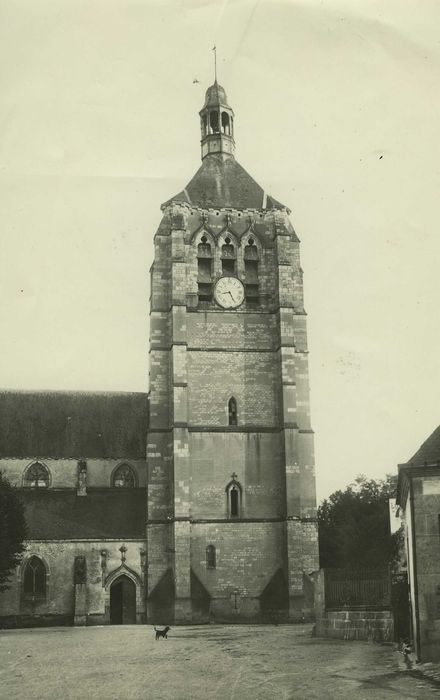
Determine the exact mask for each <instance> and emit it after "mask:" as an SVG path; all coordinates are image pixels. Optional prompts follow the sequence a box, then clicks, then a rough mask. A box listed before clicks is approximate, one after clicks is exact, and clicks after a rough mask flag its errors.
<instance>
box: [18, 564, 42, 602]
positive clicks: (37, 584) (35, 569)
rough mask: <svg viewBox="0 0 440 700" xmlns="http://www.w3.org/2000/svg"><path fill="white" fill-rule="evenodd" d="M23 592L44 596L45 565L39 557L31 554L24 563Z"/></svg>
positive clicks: (28, 594)
mask: <svg viewBox="0 0 440 700" xmlns="http://www.w3.org/2000/svg"><path fill="white" fill-rule="evenodd" d="M23 593H24V594H25V595H26V596H33V597H36V598H45V597H46V567H45V566H44V564H43V562H42V561H41V559H40V558H39V557H36V556H33V557H31V558H30V559H28V561H27V562H26V564H25V567H24V573H23Z"/></svg>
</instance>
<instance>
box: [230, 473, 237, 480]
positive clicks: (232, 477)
mask: <svg viewBox="0 0 440 700" xmlns="http://www.w3.org/2000/svg"><path fill="white" fill-rule="evenodd" d="M236 478H237V474H236V473H235V472H232V474H231V479H234V481H235V480H236Z"/></svg>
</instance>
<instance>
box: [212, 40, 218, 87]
mask: <svg viewBox="0 0 440 700" xmlns="http://www.w3.org/2000/svg"><path fill="white" fill-rule="evenodd" d="M212 50H213V51H214V83H215V85H217V47H216V46H213V47H212Z"/></svg>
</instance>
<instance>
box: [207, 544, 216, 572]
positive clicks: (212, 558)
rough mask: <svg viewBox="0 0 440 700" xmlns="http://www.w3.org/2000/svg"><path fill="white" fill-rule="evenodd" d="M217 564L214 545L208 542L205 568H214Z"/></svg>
mask: <svg viewBox="0 0 440 700" xmlns="http://www.w3.org/2000/svg"><path fill="white" fill-rule="evenodd" d="M216 565H217V562H216V553H215V547H214V545H213V544H208V546H207V547H206V568H207V569H215V568H216Z"/></svg>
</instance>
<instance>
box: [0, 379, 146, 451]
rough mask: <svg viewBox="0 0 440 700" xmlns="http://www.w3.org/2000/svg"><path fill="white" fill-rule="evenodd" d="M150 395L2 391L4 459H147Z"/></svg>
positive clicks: (0, 437)
mask: <svg viewBox="0 0 440 700" xmlns="http://www.w3.org/2000/svg"><path fill="white" fill-rule="evenodd" d="M147 421H148V412H147V394H143V393H122V392H121V393H110V392H100V393H88V392H61V391H60V392H58V391H56V392H43V391H38V392H27V391H23V392H21V391H20V392H14V391H2V392H0V457H73V458H79V457H90V458H91V457H101V458H105V457H115V458H125V459H129V458H131V459H145V458H146V432H147Z"/></svg>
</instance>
